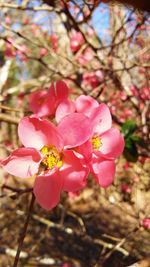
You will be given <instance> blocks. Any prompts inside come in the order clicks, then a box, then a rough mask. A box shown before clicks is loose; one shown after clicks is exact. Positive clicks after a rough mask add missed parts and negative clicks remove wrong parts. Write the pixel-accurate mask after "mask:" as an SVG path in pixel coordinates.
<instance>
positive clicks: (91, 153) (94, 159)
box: [76, 96, 124, 187]
mask: <svg viewBox="0 0 150 267" xmlns="http://www.w3.org/2000/svg"><path fill="white" fill-rule="evenodd" d="M87 100H88V102H89V103H88V106H89V108H88V109H87V108H85V111H84V106H85V107H87V106H86V105H85V104H86V103H87ZM95 101H96V100H94V99H92V98H91V99H89V97H87V96H80V97H79V98H78V99H77V100H76V105H77V110H78V111H81V110H82V112H83V113H84V112H85V114H86V115H88V117H89V118H90V120H91V125H92V135H91V137H90V139H89V140H88V141H87V142H86V143H85V144H83V145H81V146H80V147H79V153H81V154H83V155H84V157H85V160H86V162H87V164H89V167H90V169H91V172H92V173H93V176H94V177H95V179H96V181H97V182H98V183H99V184H100V185H101V186H103V187H107V186H108V185H109V184H110V183H112V181H113V179H114V175H115V162H114V160H115V159H116V158H117V157H118V156H119V155H120V154H121V153H122V152H123V149H124V139H123V136H122V135H121V134H120V131H119V130H118V129H117V128H112V118H111V114H110V111H109V108H108V107H107V106H106V105H105V104H100V105H99V106H98V107H94V105H95V106H96V105H97V103H96V102H95ZM90 103H91V105H90Z"/></svg>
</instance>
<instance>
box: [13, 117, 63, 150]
mask: <svg viewBox="0 0 150 267" xmlns="http://www.w3.org/2000/svg"><path fill="white" fill-rule="evenodd" d="M18 134H19V138H20V141H21V142H22V144H23V145H24V146H25V147H34V148H36V149H38V150H40V149H41V148H42V147H43V146H44V145H54V146H56V147H57V148H58V149H59V150H61V149H62V147H63V141H62V138H61V136H60V134H59V132H58V130H57V128H56V127H55V125H53V124H52V123H51V122H49V121H47V120H44V119H40V118H36V117H24V118H23V119H22V120H21V121H20V123H19V126H18Z"/></svg>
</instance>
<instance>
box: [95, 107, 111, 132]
mask: <svg viewBox="0 0 150 267" xmlns="http://www.w3.org/2000/svg"><path fill="white" fill-rule="evenodd" d="M90 118H91V120H92V122H93V127H94V128H93V132H94V133H95V134H101V133H104V132H105V131H107V130H109V129H110V128H111V126H112V118H111V113H110V110H109V108H108V107H107V105H105V104H100V105H99V107H97V108H95V109H94V110H93V111H92V114H91V116H90Z"/></svg>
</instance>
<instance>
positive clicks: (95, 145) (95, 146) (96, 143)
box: [91, 136, 102, 150]
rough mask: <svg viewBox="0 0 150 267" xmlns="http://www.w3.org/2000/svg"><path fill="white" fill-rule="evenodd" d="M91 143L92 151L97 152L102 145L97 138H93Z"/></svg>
mask: <svg viewBox="0 0 150 267" xmlns="http://www.w3.org/2000/svg"><path fill="white" fill-rule="evenodd" d="M91 143H92V147H93V149H95V150H99V149H100V147H101V145H102V142H101V139H100V137H99V136H93V137H92V140H91Z"/></svg>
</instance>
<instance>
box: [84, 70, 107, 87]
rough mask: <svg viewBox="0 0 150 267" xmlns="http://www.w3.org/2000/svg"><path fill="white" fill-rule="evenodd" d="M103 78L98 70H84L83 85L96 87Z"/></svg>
mask: <svg viewBox="0 0 150 267" xmlns="http://www.w3.org/2000/svg"><path fill="white" fill-rule="evenodd" d="M103 79H104V76H103V73H102V72H101V71H100V70H97V71H92V72H86V73H84V74H83V85H84V86H87V85H89V86H90V87H92V88H93V89H94V88H95V87H97V86H98V85H99V84H100V83H101V82H102V80H103Z"/></svg>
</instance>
